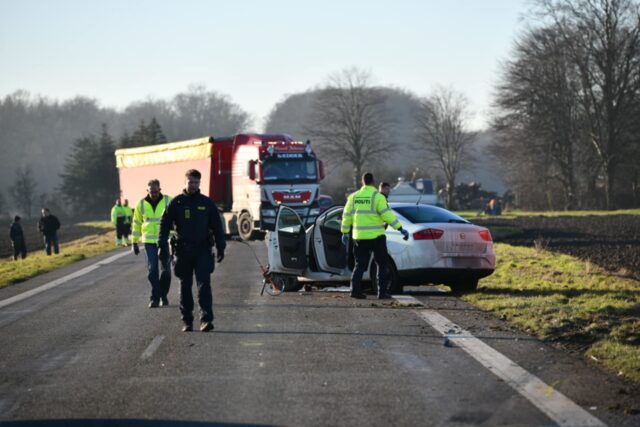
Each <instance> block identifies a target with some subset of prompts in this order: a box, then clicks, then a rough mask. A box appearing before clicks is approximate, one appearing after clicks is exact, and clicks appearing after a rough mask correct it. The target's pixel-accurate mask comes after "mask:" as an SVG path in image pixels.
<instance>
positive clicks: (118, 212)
mask: <svg viewBox="0 0 640 427" xmlns="http://www.w3.org/2000/svg"><path fill="white" fill-rule="evenodd" d="M123 207H124V206H122V205H113V207H112V208H111V222H112V223H114V224H117V223H118V218H125V217H126V214H125V211H124V209H123Z"/></svg>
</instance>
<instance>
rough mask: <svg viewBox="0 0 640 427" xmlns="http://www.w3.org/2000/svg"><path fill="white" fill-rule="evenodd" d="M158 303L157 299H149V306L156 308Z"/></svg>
mask: <svg viewBox="0 0 640 427" xmlns="http://www.w3.org/2000/svg"><path fill="white" fill-rule="evenodd" d="M158 305H159V304H158V300H157V299H152V300H151V301H149V308H157V307H158Z"/></svg>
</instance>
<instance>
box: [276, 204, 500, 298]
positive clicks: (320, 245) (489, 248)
mask: <svg viewBox="0 0 640 427" xmlns="http://www.w3.org/2000/svg"><path fill="white" fill-rule="evenodd" d="M389 207H390V208H391V209H393V210H394V212H395V214H396V217H397V218H398V220H399V221H400V223H401V224H402V227H403V228H404V229H405V230H407V231H408V232H409V239H408V240H407V241H404V240H403V239H402V234H400V233H399V232H398V231H395V230H393V229H392V228H390V227H389V228H388V229H387V232H386V236H387V249H388V252H389V261H388V263H387V264H388V269H389V272H388V275H387V277H388V280H389V290H390V291H391V293H393V294H399V293H402V288H403V286H409V285H411V286H417V285H437V284H443V285H447V286H449V287H450V288H451V290H452V291H453V292H454V293H464V292H472V291H473V290H475V289H476V287H477V286H478V280H480V279H481V278H483V277H486V276H489V275H490V274H492V273H493V271H494V269H495V263H496V256H495V253H494V251H493V240H492V238H491V233H490V232H489V230H488V229H487V228H485V227H480V226H477V225H474V224H472V223H470V222H469V221H467V220H465V219H464V218H462V217H460V216H458V215H456V214H454V213H452V212H450V211H448V210H446V209H442V208H439V207H436V206H429V205H416V204H410V203H389ZM343 208H344V207H343V206H334V207H332V208H329V209H328V210H326V211H325V212H323V213H322V214H321V215H320V216H318V218H317V219H316V221H315V223H314V224H313V225H311V226H310V227H309V228H307V229H305V228H304V226H303V223H302V221H301V220H300V217H299V216H298V215H297V214H296V212H295V211H294V210H293V209H291V208H288V207H286V206H280V207H279V209H278V213H277V217H276V228H275V231H273V232H271V233H269V238H268V258H269V266H268V270H269V273H270V274H271V277H272V278H273V280H274V281H276V282H277V283H279V284H280V285H279V286H282V287H283V288H284V290H286V291H295V290H299V289H301V288H302V286H303V285H304V283H305V282H314V284H316V285H326V286H334V285H336V284H337V283H339V282H349V280H350V278H351V271H352V268H353V254H352V247H349V248H346V247H345V246H344V245H343V244H342V242H341V236H342V233H341V232H340V223H341V222H342V211H343ZM376 276H377V274H376V264H375V262H373V257H372V261H371V262H370V265H369V268H368V269H367V271H366V272H365V275H364V277H363V280H364V281H369V282H370V283H371V285H372V289H373V291H375V290H376V289H377V283H376V281H377V280H376Z"/></svg>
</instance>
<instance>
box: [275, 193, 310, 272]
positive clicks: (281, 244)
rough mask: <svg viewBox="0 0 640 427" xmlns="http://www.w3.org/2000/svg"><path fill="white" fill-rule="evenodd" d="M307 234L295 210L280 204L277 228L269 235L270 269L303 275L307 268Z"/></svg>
mask: <svg viewBox="0 0 640 427" xmlns="http://www.w3.org/2000/svg"><path fill="white" fill-rule="evenodd" d="M305 244H306V234H305V229H304V225H303V224H302V220H301V219H300V217H299V216H298V214H297V213H295V211H293V210H292V209H291V208H288V207H286V206H282V205H281V206H280V207H279V209H278V213H277V215H276V225H275V230H274V231H273V232H271V233H270V236H269V247H268V257H269V271H271V272H272V273H283V274H294V275H297V276H300V275H302V273H303V272H304V270H305V269H306V268H307V253H306V249H305Z"/></svg>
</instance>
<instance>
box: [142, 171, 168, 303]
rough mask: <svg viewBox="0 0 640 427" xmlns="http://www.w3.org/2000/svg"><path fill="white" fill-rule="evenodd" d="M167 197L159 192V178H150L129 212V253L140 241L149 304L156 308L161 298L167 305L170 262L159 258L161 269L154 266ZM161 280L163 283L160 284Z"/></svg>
mask: <svg viewBox="0 0 640 427" xmlns="http://www.w3.org/2000/svg"><path fill="white" fill-rule="evenodd" d="M170 202H171V197H169V196H167V195H164V194H162V193H161V188H160V181H158V180H157V179H152V180H150V181H149V182H148V183H147V197H145V198H144V199H141V200H140V201H139V202H138V203H137V204H136V208H135V211H134V213H133V233H132V237H133V249H132V250H133V253H134V254H136V255H138V254H139V253H140V247H139V246H138V243H139V242H142V244H144V251H145V253H146V254H147V271H148V274H147V278H148V279H149V284H150V285H151V296H150V297H149V308H156V307H158V306H159V305H160V302H162V305H163V306H167V305H169V299H168V297H167V294H168V293H169V287H170V285H171V266H170V263H169V260H168V259H166V260H164V261H161V268H162V272H160V269H159V268H158V261H159V260H158V236H159V234H160V218H162V215H163V214H164V212H165V210H166V208H167V206H169V203H170ZM162 284H164V286H162Z"/></svg>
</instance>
